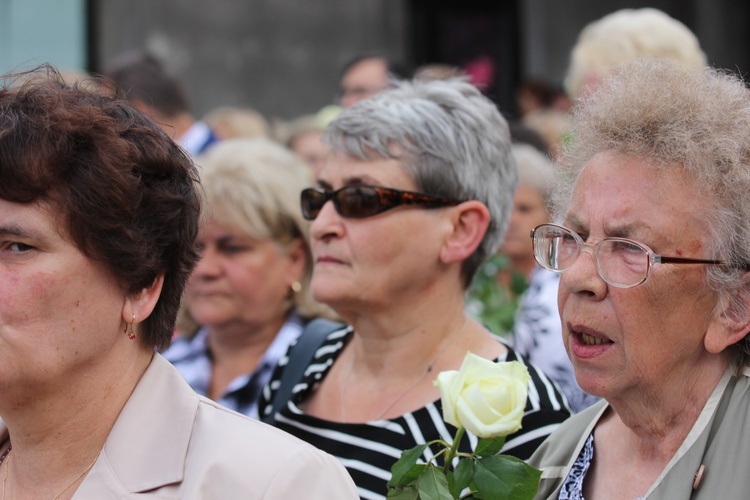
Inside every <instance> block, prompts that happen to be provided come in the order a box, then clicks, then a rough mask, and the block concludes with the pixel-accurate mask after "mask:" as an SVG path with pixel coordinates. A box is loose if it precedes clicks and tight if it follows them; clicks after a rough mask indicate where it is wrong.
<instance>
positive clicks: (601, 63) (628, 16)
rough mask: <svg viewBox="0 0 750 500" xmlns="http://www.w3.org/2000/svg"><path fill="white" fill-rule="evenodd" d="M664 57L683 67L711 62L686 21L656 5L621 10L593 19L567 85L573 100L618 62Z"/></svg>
mask: <svg viewBox="0 0 750 500" xmlns="http://www.w3.org/2000/svg"><path fill="white" fill-rule="evenodd" d="M642 58H648V59H661V60H665V61H668V62H670V63H671V64H676V65H678V66H680V67H682V68H684V69H701V68H703V67H705V66H706V64H707V62H706V54H704V53H703V51H702V50H701V47H700V43H699V42H698V39H697V38H696V36H695V35H694V34H693V33H692V32H691V31H690V30H689V29H688V28H687V26H685V25H684V24H682V23H681V22H679V21H678V20H676V19H674V18H672V17H669V16H668V15H667V14H665V13H664V12H662V11H660V10H657V9H652V8H645V9H622V10H618V11H616V12H613V13H611V14H608V15H606V16H604V17H602V18H601V19H598V20H596V21H594V22H592V23H590V24H588V25H587V26H586V27H585V28H584V29H583V30H582V31H581V34H580V35H579V36H578V41H577V42H576V45H575V47H573V51H572V53H571V57H570V66H569V67H568V74H567V76H566V79H565V87H566V90H567V92H568V95H570V97H571V98H572V99H578V98H579V97H581V96H585V95H586V94H587V93H589V92H591V91H592V90H593V89H594V88H596V87H597V86H598V83H599V80H601V78H602V77H604V76H606V75H608V74H609V73H610V72H611V71H612V70H613V69H615V68H616V67H617V66H618V65H621V64H627V63H630V62H632V61H635V60H636V59H642Z"/></svg>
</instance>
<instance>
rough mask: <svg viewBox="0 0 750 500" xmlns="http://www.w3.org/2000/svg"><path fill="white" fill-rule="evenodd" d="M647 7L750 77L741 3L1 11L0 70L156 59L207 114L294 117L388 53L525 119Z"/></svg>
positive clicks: (398, 0) (572, 1) (43, 3)
mask: <svg viewBox="0 0 750 500" xmlns="http://www.w3.org/2000/svg"><path fill="white" fill-rule="evenodd" d="M647 6H648V7H655V8H658V9H660V10H663V11H664V12H666V13H668V14H669V15H670V16H672V17H674V18H676V19H678V20H680V21H682V22H683V23H684V24H686V25H687V26H688V27H689V28H691V29H692V30H693V31H694V32H695V33H696V34H697V36H698V38H699V39H700V41H701V45H702V46H703V49H704V50H705V51H706V53H707V55H708V58H709V62H710V64H711V65H713V66H716V67H721V68H727V69H730V70H733V71H738V72H740V73H742V74H744V73H746V72H747V71H748V69H750V40H749V38H750V29H749V28H750V3H748V2H745V1H743V0H712V1H711V2H708V1H706V0H652V1H649V2H646V1H633V0H630V1H624V0H565V1H560V0H467V1H458V0H210V1H207V0H0V72H6V71H9V70H12V69H14V68H19V67H20V68H27V67H31V66H34V65H36V64H39V63H41V62H44V61H49V62H52V63H53V64H55V65H57V66H58V67H60V68H65V69H79V70H85V71H90V72H99V71H102V70H103V69H104V68H105V67H106V65H107V63H108V61H111V60H112V59H113V58H115V57H117V56H118V55H120V54H122V53H125V52H128V51H132V50H136V49H146V50H149V51H151V52H152V53H154V54H155V55H157V56H159V57H161V58H162V59H164V60H166V61H168V62H169V64H170V65H171V66H172V67H173V68H174V70H175V72H176V73H177V74H179V75H180V76H181V78H182V79H183V80H184V82H185V84H186V85H187V90H188V94H189V96H190V99H191V104H192V107H193V109H194V111H195V113H196V114H197V115H203V114H205V113H206V112H208V111H210V110H212V109H215V108H217V107H220V106H246V107H252V108H254V109H256V110H258V111H260V112H261V113H263V114H264V115H266V116H268V117H272V118H279V119H289V118H292V117H295V116H299V115H302V114H306V113H313V112H315V111H317V110H318V109H320V108H321V107H323V106H325V105H327V104H330V103H334V102H337V100H338V95H337V92H338V80H339V73H340V70H341V68H342V66H343V65H344V64H345V63H346V62H347V61H349V60H350V59H352V58H353V57H355V56H358V55H361V54H364V53H372V52H376V53H380V54H383V55H385V56H387V57H388V58H389V59H391V60H393V61H397V62H399V63H401V64H402V65H404V66H408V67H411V68H416V67H418V66H420V65H423V64H426V63H448V64H451V65H456V66H461V67H464V68H466V67H471V68H473V69H472V70H473V71H475V72H476V74H481V75H483V77H484V78H486V80H487V81H486V83H487V85H488V88H487V92H488V93H489V94H490V95H492V96H493V97H494V98H495V99H496V101H497V102H498V104H499V105H500V107H501V109H502V110H503V111H504V112H506V113H507V114H509V115H514V114H515V113H516V110H515V105H516V104H515V98H514V90H515V89H516V87H517V86H518V85H519V83H521V82H522V81H526V80H529V79H540V80H544V81H547V82H550V83H553V84H555V85H559V84H561V83H562V81H563V77H564V74H565V69H566V67H567V64H568V58H569V53H570V49H571V47H572V46H573V44H574V43H575V40H576V37H577V35H578V33H579V32H580V31H581V29H582V28H583V27H584V26H585V25H586V24H587V23H588V22H590V21H592V20H595V19H598V18H600V17H602V16H603V15H605V14H607V13H609V12H613V11H615V10H617V9H621V8H625V7H630V8H637V7H647Z"/></svg>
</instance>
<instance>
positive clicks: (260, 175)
mask: <svg viewBox="0 0 750 500" xmlns="http://www.w3.org/2000/svg"><path fill="white" fill-rule="evenodd" d="M197 163H198V164H199V165H200V166H201V168H202V174H201V183H202V185H203V190H204V197H205V200H204V201H205V211H204V214H203V216H202V223H203V224H205V223H206V222H207V221H208V220H209V219H215V220H220V221H221V222H222V223H223V224H226V225H227V226H229V227H232V228H234V229H236V230H238V231H242V232H244V233H245V234H248V235H250V236H252V237H253V238H256V239H259V240H273V241H274V242H276V243H278V244H279V245H280V246H281V247H282V248H286V247H288V246H289V245H291V244H292V243H294V242H295V241H296V240H298V239H301V240H302V241H303V243H304V247H305V254H306V264H305V273H304V276H303V279H302V280H300V283H301V284H302V291H301V292H299V293H294V294H291V301H292V304H290V305H293V306H295V307H296V308H297V312H298V313H299V314H300V315H302V316H305V317H315V316H321V315H323V316H328V317H330V316H332V313H331V311H330V310H329V309H328V308H327V307H325V306H323V305H322V304H319V303H317V302H315V301H314V300H313V299H312V296H311V295H310V286H309V285H310V278H311V276H312V255H311V253H310V247H309V244H308V241H309V240H308V237H309V223H308V222H307V221H306V220H304V219H303V218H302V212H301V211H300V202H299V196H300V192H301V191H302V189H304V188H306V187H309V186H310V185H311V184H312V179H311V177H310V170H309V169H308V168H307V166H306V165H305V164H304V163H302V162H301V161H300V160H299V159H298V158H297V157H296V156H295V155H294V154H293V153H292V152H291V151H289V150H288V149H286V148H284V147H283V146H281V145H279V144H277V143H275V142H273V141H272V140H270V139H264V138H256V139H230V140H226V141H222V142H219V143H218V144H217V145H216V146H214V147H213V148H211V149H210V150H209V151H208V153H207V154H206V155H205V156H202V157H200V158H198V159H197Z"/></svg>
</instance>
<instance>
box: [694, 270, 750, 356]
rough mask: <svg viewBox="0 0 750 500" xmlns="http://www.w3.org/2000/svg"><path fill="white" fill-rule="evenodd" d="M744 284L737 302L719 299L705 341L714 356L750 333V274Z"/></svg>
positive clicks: (743, 278)
mask: <svg viewBox="0 0 750 500" xmlns="http://www.w3.org/2000/svg"><path fill="white" fill-rule="evenodd" d="M742 283H743V287H742V289H741V290H740V291H739V292H738V294H739V297H737V300H735V301H730V300H729V299H726V298H720V299H719V304H718V305H717V308H716V312H715V313H714V318H713V319H712V320H711V323H710V324H709V327H708V331H707V333H706V337H705V339H704V345H705V347H706V350H707V351H708V352H710V353H712V354H718V353H720V352H722V351H724V350H725V349H726V348H728V347H729V346H731V345H734V344H736V343H737V342H739V341H741V340H742V339H744V338H745V337H746V336H747V335H748V333H750V272H749V273H745V275H744V276H743V277H742Z"/></svg>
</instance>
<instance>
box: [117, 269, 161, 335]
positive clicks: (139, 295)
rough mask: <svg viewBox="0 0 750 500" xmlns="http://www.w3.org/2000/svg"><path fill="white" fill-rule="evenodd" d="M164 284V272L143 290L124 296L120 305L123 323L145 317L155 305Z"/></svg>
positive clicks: (138, 320)
mask: <svg viewBox="0 0 750 500" xmlns="http://www.w3.org/2000/svg"><path fill="white" fill-rule="evenodd" d="M163 285H164V274H160V275H159V276H157V277H156V279H155V280H154V282H153V283H152V284H151V285H149V286H147V287H146V288H144V289H143V290H141V291H139V292H136V293H134V294H133V295H130V296H128V297H126V298H125V303H124V304H123V306H122V319H123V321H124V322H125V323H127V324H131V323H133V321H135V322H140V321H143V320H144V319H146V318H147V317H148V316H149V315H150V314H151V313H152V312H153V310H154V307H156V303H157V302H158V300H159V296H160V295H161V288H162V286H163Z"/></svg>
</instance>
